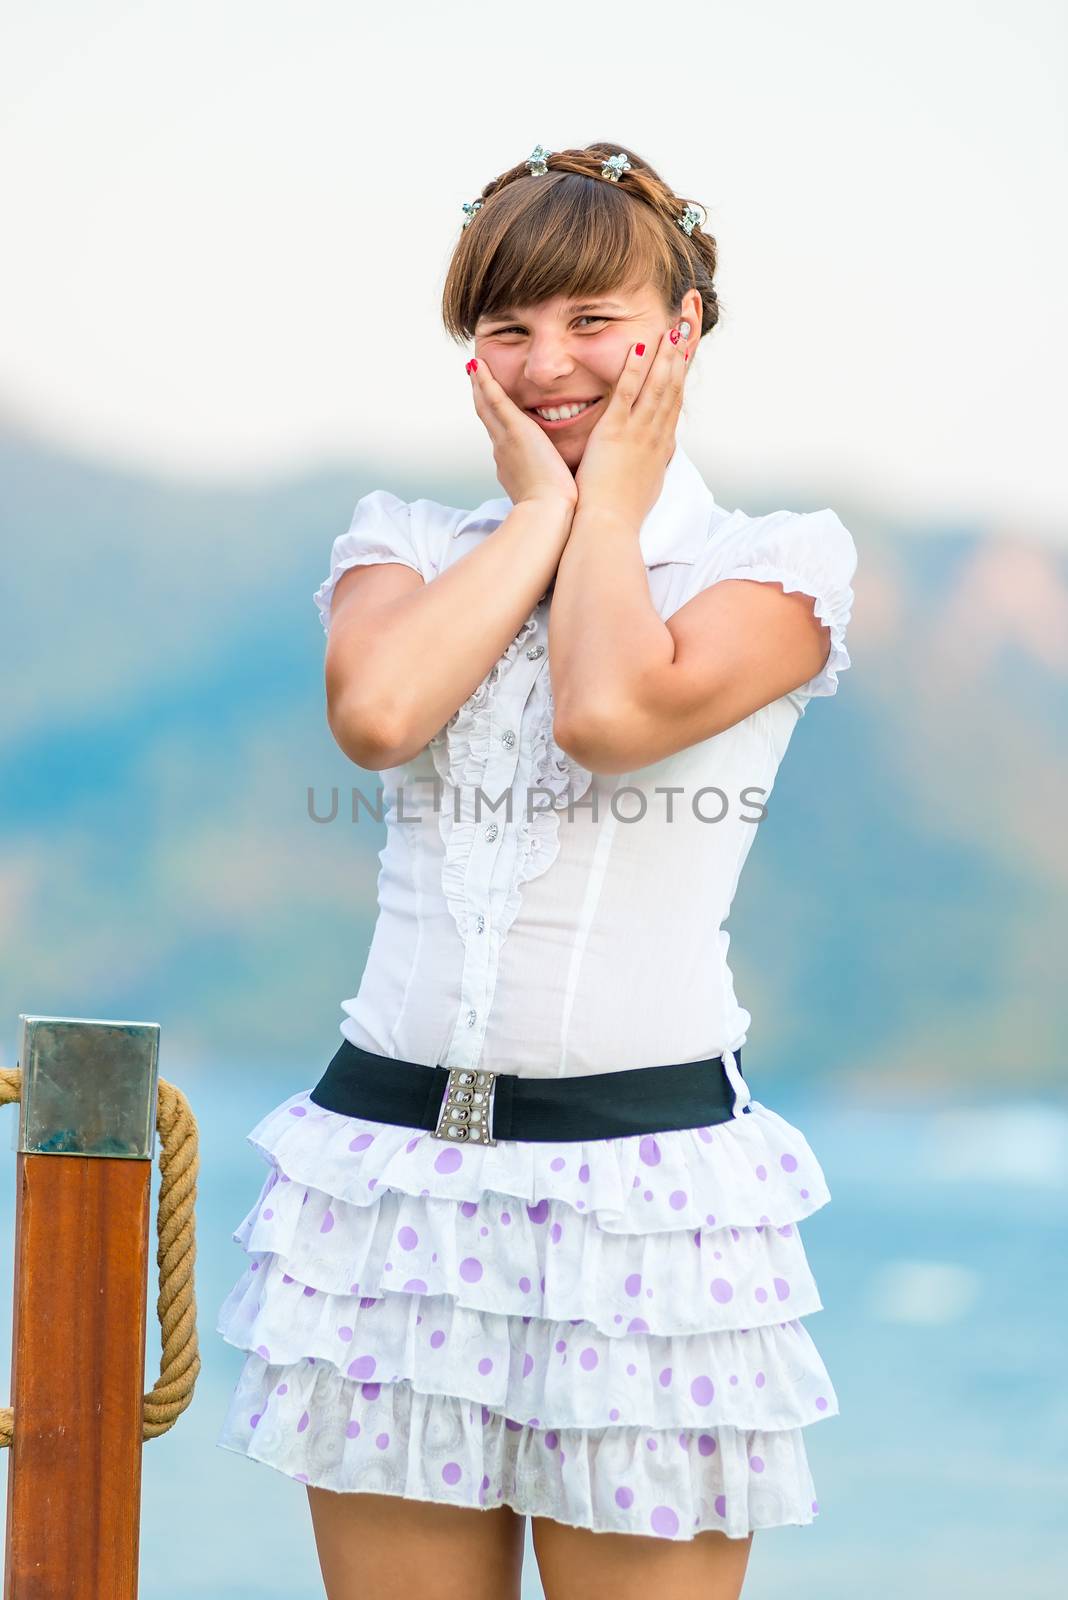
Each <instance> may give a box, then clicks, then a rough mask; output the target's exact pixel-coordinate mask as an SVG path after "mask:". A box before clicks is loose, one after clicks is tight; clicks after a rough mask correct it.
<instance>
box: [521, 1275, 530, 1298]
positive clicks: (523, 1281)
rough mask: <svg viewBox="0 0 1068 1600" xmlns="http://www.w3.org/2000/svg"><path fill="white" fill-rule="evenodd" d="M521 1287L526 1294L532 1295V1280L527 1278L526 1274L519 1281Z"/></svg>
mask: <svg viewBox="0 0 1068 1600" xmlns="http://www.w3.org/2000/svg"><path fill="white" fill-rule="evenodd" d="M519 1287H520V1288H521V1289H522V1291H523V1293H524V1294H529V1293H530V1279H529V1278H528V1277H527V1276H526V1274H525V1273H524V1274H523V1276H522V1277H521V1278H520V1280H519Z"/></svg>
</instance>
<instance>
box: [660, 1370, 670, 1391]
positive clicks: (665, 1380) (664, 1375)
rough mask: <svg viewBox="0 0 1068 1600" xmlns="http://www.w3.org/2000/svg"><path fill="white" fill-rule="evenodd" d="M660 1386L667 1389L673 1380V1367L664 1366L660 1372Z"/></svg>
mask: <svg viewBox="0 0 1068 1600" xmlns="http://www.w3.org/2000/svg"><path fill="white" fill-rule="evenodd" d="M659 1376H660V1387H661V1388H662V1389H666V1388H667V1387H668V1385H669V1384H670V1382H671V1368H670V1367H664V1368H663V1369H662V1371H661V1372H660V1375H659Z"/></svg>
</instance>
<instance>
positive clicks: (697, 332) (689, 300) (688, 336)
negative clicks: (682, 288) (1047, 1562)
mask: <svg viewBox="0 0 1068 1600" xmlns="http://www.w3.org/2000/svg"><path fill="white" fill-rule="evenodd" d="M702 311H703V307H702V302H701V296H700V295H699V294H698V292H697V290H696V289H687V291H686V293H685V294H684V295H683V297H682V310H681V311H680V312H679V321H680V322H688V323H689V324H690V331H689V333H687V332H686V330H685V328H684V329H683V342H684V343H686V344H689V345H691V346H692V345H695V344H696V343H697V341H698V339H700V337H701V316H702Z"/></svg>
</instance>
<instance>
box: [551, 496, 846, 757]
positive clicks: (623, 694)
mask: <svg viewBox="0 0 1068 1600" xmlns="http://www.w3.org/2000/svg"><path fill="white" fill-rule="evenodd" d="M829 650H830V633H829V630H828V629H827V628H825V627H823V626H822V625H821V623H820V621H819V619H818V617H817V616H816V615H815V614H814V607H813V599H812V597H811V595H808V594H804V593H792V594H785V593H783V591H782V589H781V588H779V587H778V586H776V585H772V584H769V583H754V582H745V581H732V582H724V583H718V584H713V585H712V586H711V587H710V588H709V589H707V590H705V591H703V592H702V593H701V594H698V595H695V596H694V598H693V599H692V600H690V601H688V602H687V604H686V605H684V606H682V607H680V609H679V610H678V611H676V612H675V613H674V614H673V615H672V616H671V617H669V618H668V620H667V621H666V622H665V621H663V620H662V619H661V617H660V616H659V614H658V612H657V611H656V609H655V607H654V606H653V603H652V600H651V597H650V594H649V582H648V577H647V574H646V568H645V563H644V561H643V559H642V555H641V550H640V547H639V543H638V530H637V528H636V527H635V526H632V525H626V524H623V523H621V522H620V520H619V519H618V517H616V516H614V515H612V514H608V513H602V512H600V511H599V510H598V509H597V508H596V507H594V506H590V507H588V508H586V509H585V510H584V509H583V504H582V501H581V499H580V501H579V507H578V510H577V512H576V515H575V520H574V525H573V528H572V532H571V537H570V538H569V540H568V542H567V548H566V550H565V551H564V553H563V556H562V558H561V561H560V569H559V572H558V573H557V577H556V584H555V587H554V590H553V603H552V611H551V614H550V619H549V654H550V659H551V669H550V670H551V672H552V682H553V698H554V702H555V705H556V717H555V728H554V736H555V738H556V742H557V743H558V744H559V745H560V747H561V749H563V750H565V751H566V752H567V753H568V754H569V755H570V756H572V757H573V758H574V759H575V760H576V761H579V762H581V764H582V765H583V766H584V767H587V768H589V770H590V771H591V772H604V773H620V772H633V771H635V770H637V769H638V768H640V767H644V766H648V765H649V764H650V763H651V762H654V761H660V760H663V758H664V757H665V756H669V755H674V754H675V752H676V751H678V750H685V749H687V748H688V747H689V746H690V745H692V744H697V743H698V742H699V741H701V740H703V739H708V738H711V737H712V735H713V734H716V733H721V732H723V730H724V729H725V728H729V727H732V726H733V725H734V723H736V722H740V721H741V720H742V719H743V718H744V717H747V716H749V715H750V714H751V713H752V712H753V711H756V710H758V709H759V708H760V707H761V706H764V705H768V704H770V702H771V701H772V700H777V699H778V698H779V696H780V695H784V694H786V693H788V692H789V691H790V690H791V689H796V688H800V686H801V685H802V684H803V683H807V682H808V681H809V679H811V678H813V677H815V675H816V674H817V673H818V672H819V671H820V669H821V668H822V666H823V664H824V662H825V661H826V660H827V657H828V654H829Z"/></svg>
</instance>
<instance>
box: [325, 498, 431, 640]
mask: <svg viewBox="0 0 1068 1600" xmlns="http://www.w3.org/2000/svg"><path fill="white" fill-rule="evenodd" d="M381 561H398V562H400V563H401V565H402V566H405V567H411V568H412V570H413V571H414V572H418V573H419V575H420V577H422V578H423V580H424V581H426V579H427V574H426V573H425V572H424V571H423V567H422V564H421V562H420V559H419V552H418V549H417V546H416V537H415V530H414V528H413V526H412V508H411V506H410V505H409V504H408V503H407V502H406V501H404V500H400V499H398V497H397V496H396V495H395V494H391V493H390V492H389V490H388V489H375V490H373V491H372V492H371V493H370V494H365V495H364V497H363V499H362V500H359V501H357V504H356V509H355V511H354V512H353V513H352V521H351V523H350V524H349V529H348V532H347V533H341V534H338V536H337V538H336V539H335V540H334V545H333V549H332V551H331V553H330V573H329V576H328V577H326V578H324V579H323V581H322V583H321V584H320V585H319V587H318V589H316V591H315V594H314V595H313V596H312V598H313V600H314V601H315V604H316V606H317V607H318V608H319V616H320V618H321V620H322V624H323V629H324V631H325V632H326V633H329V632H330V607H331V604H332V602H333V598H334V589H335V588H336V586H337V581H338V579H339V578H340V577H341V574H342V573H343V572H347V571H348V570H349V568H350V567H367V566H372V565H373V564H374V563H376V562H381Z"/></svg>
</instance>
